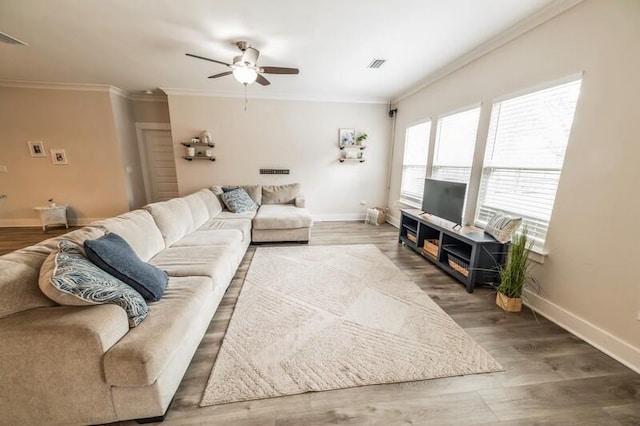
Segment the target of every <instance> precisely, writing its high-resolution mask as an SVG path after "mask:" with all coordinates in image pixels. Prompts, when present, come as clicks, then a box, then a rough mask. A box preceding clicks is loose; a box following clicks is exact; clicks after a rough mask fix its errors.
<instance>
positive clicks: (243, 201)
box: [220, 188, 258, 213]
mask: <svg viewBox="0 0 640 426" xmlns="http://www.w3.org/2000/svg"><path fill="white" fill-rule="evenodd" d="M220 198H222V201H223V202H224V204H225V205H226V206H227V208H228V209H229V210H231V211H232V212H234V213H244V212H248V211H251V210H256V209H257V208H258V205H257V204H256V203H255V201H253V200H252V199H251V197H249V194H247V191H245V190H244V189H242V188H238V189H234V190H233V191H229V192H224V193H223V194H222V195H220Z"/></svg>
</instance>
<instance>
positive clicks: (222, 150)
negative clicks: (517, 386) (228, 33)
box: [169, 88, 390, 220]
mask: <svg viewBox="0 0 640 426" xmlns="http://www.w3.org/2000/svg"><path fill="white" fill-rule="evenodd" d="M239 90H240V88H239ZM169 109H170V112H171V128H172V133H173V139H174V149H175V156H176V165H177V173H178V185H179V191H180V193H181V194H183V195H184V194H187V193H190V192H193V191H195V190H197V189H200V188H203V187H207V186H211V185H214V184H234V183H237V184H249V183H263V184H267V183H273V184H278V183H288V182H300V183H301V184H302V186H303V191H304V193H305V195H306V197H307V205H308V207H309V209H310V211H311V213H312V214H314V216H315V217H316V218H319V219H327V220H331V219H356V218H360V217H362V215H363V214H364V213H365V211H366V206H361V205H360V201H366V202H367V203H368V205H382V204H383V203H385V202H386V177H387V167H388V166H387V164H388V151H389V149H388V147H389V145H388V143H389V134H390V120H389V118H388V117H387V113H386V110H387V109H386V106H385V105H379V104H350V103H328V102H303V101H285V100H264V99H250V100H249V109H248V111H246V112H245V111H244V100H243V99H235V98H215V97H204V96H178V95H169ZM341 127H347V128H356V129H359V130H361V131H364V132H366V133H368V135H369V144H368V148H367V149H366V155H367V156H368V159H367V161H366V162H365V163H356V162H352V163H347V162H345V163H342V164H341V163H339V162H338V157H339V155H340V151H339V149H338V129H339V128H341ZM203 129H208V130H210V131H211V133H212V135H213V139H214V142H215V143H216V147H215V149H214V153H215V156H216V157H217V161H216V162H214V163H210V162H207V161H193V162H187V161H185V160H183V159H182V158H181V156H182V155H184V149H183V147H182V146H181V145H180V142H183V141H187V140H190V138H191V137H192V136H197V135H198V134H199V133H200V131H201V130H203ZM260 168H289V169H291V174H290V175H289V176H286V175H282V176H278V175H260V174H259V169H260Z"/></svg>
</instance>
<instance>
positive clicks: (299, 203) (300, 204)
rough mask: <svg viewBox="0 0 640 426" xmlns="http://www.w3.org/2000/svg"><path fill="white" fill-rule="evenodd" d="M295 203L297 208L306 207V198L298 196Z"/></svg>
mask: <svg viewBox="0 0 640 426" xmlns="http://www.w3.org/2000/svg"><path fill="white" fill-rule="evenodd" d="M294 201H295V205H296V207H305V204H306V200H305V198H304V195H298V196H297V197H296V199H295V200H294Z"/></svg>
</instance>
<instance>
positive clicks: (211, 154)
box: [204, 148, 213, 158]
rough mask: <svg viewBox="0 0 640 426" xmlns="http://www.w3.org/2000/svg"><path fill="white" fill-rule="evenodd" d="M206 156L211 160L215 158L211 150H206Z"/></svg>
mask: <svg viewBox="0 0 640 426" xmlns="http://www.w3.org/2000/svg"><path fill="white" fill-rule="evenodd" d="M204 155H206V156H207V157H209V158H211V157H213V150H212V149H211V148H209V149H207V150H205V151H204Z"/></svg>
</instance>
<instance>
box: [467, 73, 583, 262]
mask: <svg viewBox="0 0 640 426" xmlns="http://www.w3.org/2000/svg"><path fill="white" fill-rule="evenodd" d="M581 82H582V80H576V81H572V82H570V83H566V84H562V85H559V86H555V87H552V88H549V89H545V90H540V91H537V92H534V93H529V94H527V95H524V96H518V97H515V98H511V99H507V100H504V101H501V102H497V103H495V104H494V105H493V109H492V112H491V123H490V126H489V135H488V138H487V147H486V151H485V159H484V166H483V169H482V182H481V184H480V194H479V199H478V206H479V207H478V215H477V219H476V224H477V225H479V226H484V225H485V224H486V223H487V221H488V220H489V219H490V218H491V217H492V216H493V215H494V214H495V212H497V211H502V212H506V213H510V214H515V215H518V216H522V218H523V224H524V225H526V226H527V227H528V229H529V235H530V236H531V237H532V238H533V240H534V246H533V248H534V249H536V251H541V250H542V249H543V248H544V241H545V238H546V236H547V228H548V225H549V219H550V217H551V210H552V209H553V203H554V201H555V197H556V190H557V189H558V182H559V180H560V172H561V171H562V163H563V161H564V154H565V151H566V148H567V142H568V140H569V132H570V131H571V125H572V123H573V116H574V113H575V109H576V103H577V101H578V95H579V93H580V84H581Z"/></svg>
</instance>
